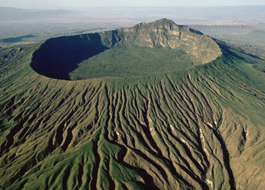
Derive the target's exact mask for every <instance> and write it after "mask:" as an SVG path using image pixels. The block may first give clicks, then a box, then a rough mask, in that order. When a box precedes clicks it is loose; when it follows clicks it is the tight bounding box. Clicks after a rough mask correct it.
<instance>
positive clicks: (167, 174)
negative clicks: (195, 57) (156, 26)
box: [0, 22, 265, 190]
mask: <svg viewBox="0 0 265 190" xmlns="http://www.w3.org/2000/svg"><path fill="white" fill-rule="evenodd" d="M162 23H163V22H162ZM46 43H47V42H46ZM218 44H219V46H218V47H219V48H220V49H222V55H221V56H220V57H219V58H217V59H216V60H215V61H213V62H211V63H208V64H203V65H202V64H201V65H197V66H194V67H191V68H189V69H186V70H183V71H182V72H178V71H174V70H173V71H172V72H166V73H160V74H153V75H152V74H150V75H147V76H145V75H143V76H137V77H118V78H117V77H116V78H115V77H108V78H104V77H103V78H97V79H88V80H78V81H69V80H68V81H67V80H57V79H52V78H48V77H45V76H42V75H39V74H37V73H36V72H35V71H34V70H32V68H31V66H30V63H31V59H32V55H33V54H34V51H35V50H36V49H38V48H39V46H38V45H35V46H32V45H28V46H24V47H20V48H17V47H15V48H11V49H1V50H0V54H1V56H0V57H1V67H0V70H1V72H0V73H1V77H0V78H1V79H0V110H1V112H0V188H2V189H12V190H13V189H27V190H28V189H93V190H94V189H264V187H265V183H264V181H263V179H264V177H265V168H264V146H265V131H264V130H265V128H264V123H265V119H264V113H265V92H264V89H265V88H264V87H265V85H264V81H263V80H262V79H261V78H262V77H264V73H262V72H259V71H257V70H255V69H254V68H253V65H262V64H264V63H263V61H262V60H258V59H256V58H253V57H251V56H248V55H245V54H243V53H240V52H238V51H237V50H233V49H231V48H229V47H227V46H225V44H222V43H220V42H218ZM11 60H13V61H11ZM2 65H3V67H2ZM8 68H12V69H11V70H10V69H8ZM6 71H9V72H6Z"/></svg>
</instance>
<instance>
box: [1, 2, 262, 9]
mask: <svg viewBox="0 0 265 190" xmlns="http://www.w3.org/2000/svg"><path fill="white" fill-rule="evenodd" d="M236 5H265V0H0V7H16V8H28V9H34V8H38V9H42V8H43V9H47V8H48V9H57V8H87V7H173V6H174V7H191V6H192V7H197V6H199V7H201V6H236Z"/></svg>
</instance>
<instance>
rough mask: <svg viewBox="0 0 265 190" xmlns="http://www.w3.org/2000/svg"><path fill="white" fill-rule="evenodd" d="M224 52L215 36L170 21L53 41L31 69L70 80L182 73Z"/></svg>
mask: <svg viewBox="0 0 265 190" xmlns="http://www.w3.org/2000/svg"><path fill="white" fill-rule="evenodd" d="M221 54H222V52H221V49H220V47H219V46H218V44H217V43H216V42H215V41H214V40H213V39H212V38H210V37H209V36H207V35H204V34H202V33H201V32H199V31H196V30H193V29H191V28H189V27H187V26H179V25H177V24H175V23H174V22H173V21H171V20H168V19H161V20H157V21H154V22H151V23H140V24H137V25H135V26H133V27H130V28H121V29H117V30H111V31H105V32H99V33H91V34H83V35H76V36H64V37H57V38H52V39H48V40H47V41H45V42H44V43H43V44H42V45H41V46H40V48H39V49H38V50H37V51H35V52H34V54H33V58H32V62H31V67H32V68H33V69H34V70H35V71H36V72H38V73H39V74H41V75H45V76H47V77H50V78H55V79H64V80H83V79H90V78H101V77H134V76H141V75H148V74H155V73H164V72H170V71H182V70H184V69H186V68H189V67H192V66H194V65H198V64H205V63H209V62H211V61H213V60H215V59H216V58H217V57H219V56H220V55H221Z"/></svg>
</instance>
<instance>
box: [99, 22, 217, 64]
mask: <svg viewBox="0 0 265 190" xmlns="http://www.w3.org/2000/svg"><path fill="white" fill-rule="evenodd" d="M100 36H101V38H102V42H103V44H105V45H106V46H108V47H112V46H115V45H125V46H139V47H150V48H153V47H163V48H170V49H181V50H184V51H185V52H186V53H188V54H191V55H193V56H195V57H196V58H199V59H201V62H202V63H208V62H211V61H213V60H215V59H216V58H217V57H218V56H220V55H221V54H222V52H221V49H220V47H219V46H218V44H217V43H216V42H215V41H214V40H213V39H212V38H210V37H208V36H207V35H204V34H202V33H200V32H199V31H196V30H193V29H190V28H189V27H187V26H178V25H177V24H175V23H174V22H173V21H171V20H168V19H162V20H157V21H155V22H151V23H140V24H138V25H136V26H134V27H131V28H123V29H118V30H114V31H107V32H103V33H100Z"/></svg>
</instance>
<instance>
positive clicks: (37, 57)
mask: <svg viewBox="0 0 265 190" xmlns="http://www.w3.org/2000/svg"><path fill="white" fill-rule="evenodd" d="M106 49H108V48H107V47H106V46H104V45H103V44H102V42H101V37H100V35H99V34H89V35H80V36H70V37H59V38H53V39H49V40H47V41H46V42H45V43H44V44H42V45H41V47H40V48H39V49H38V50H37V51H35V52H34V54H33V57H32V62H31V67H32V68H33V69H34V70H35V71H36V72H37V73H39V74H41V75H44V76H47V77H50V78H55V79H65V80H70V78H69V73H70V72H71V71H73V70H75V69H76V68H77V67H78V64H79V63H80V62H82V61H84V60H86V59H89V58H90V57H93V56H95V55H97V54H99V53H101V52H103V51H105V50H106Z"/></svg>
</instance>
